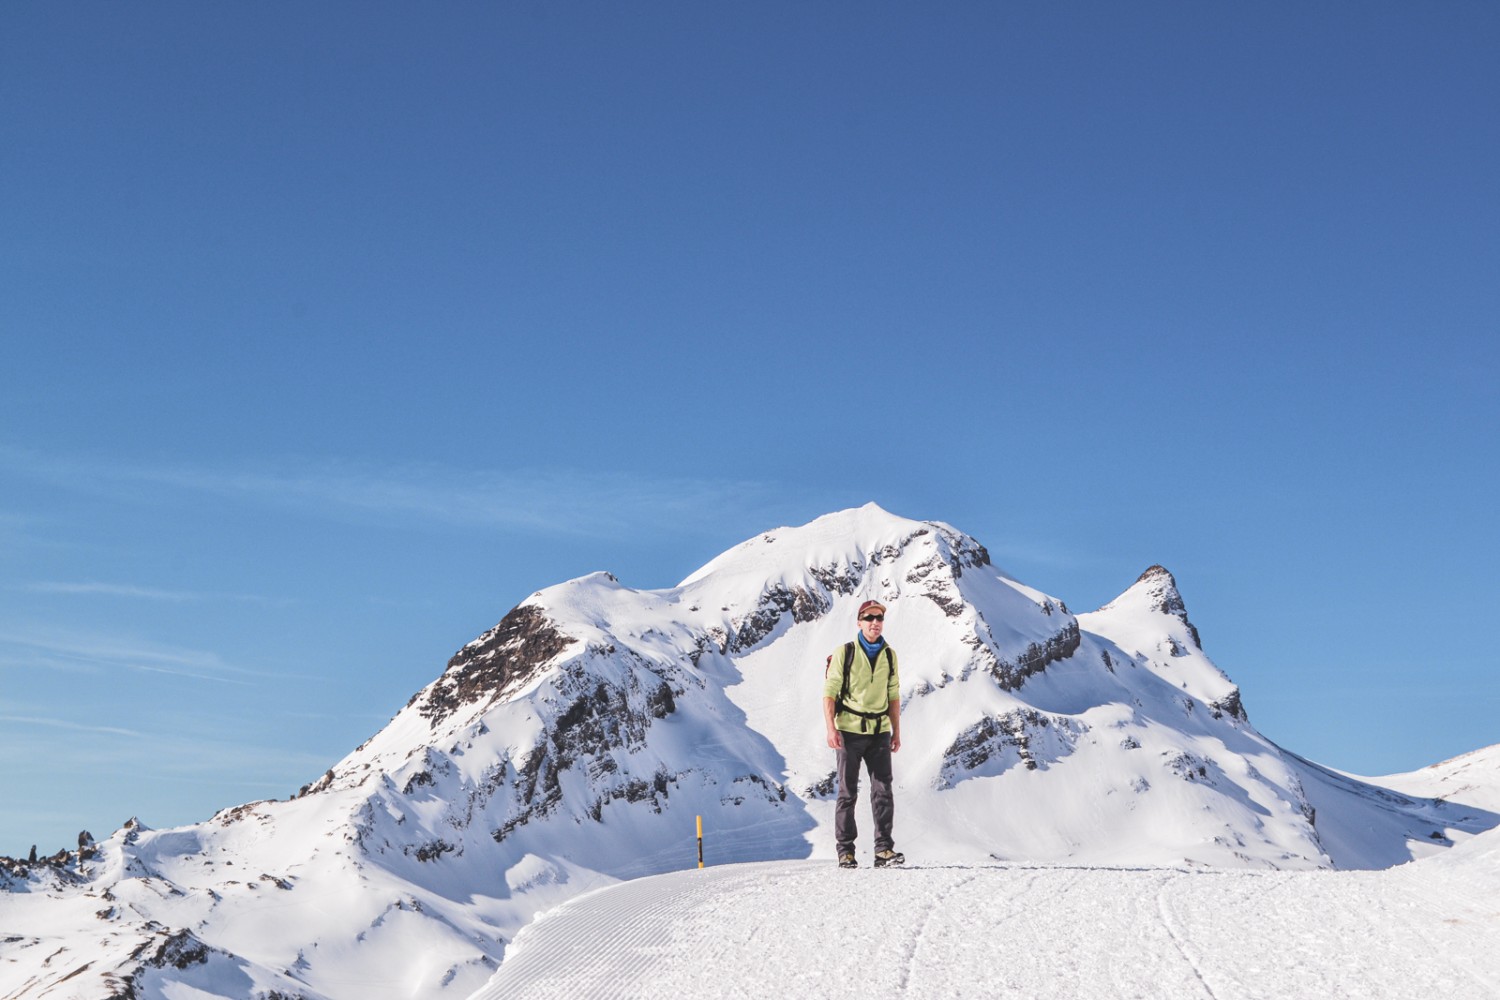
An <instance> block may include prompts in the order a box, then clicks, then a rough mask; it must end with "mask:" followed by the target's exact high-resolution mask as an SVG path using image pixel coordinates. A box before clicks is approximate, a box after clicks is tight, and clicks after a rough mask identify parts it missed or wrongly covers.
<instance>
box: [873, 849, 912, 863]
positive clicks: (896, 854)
mask: <svg viewBox="0 0 1500 1000" xmlns="http://www.w3.org/2000/svg"><path fill="white" fill-rule="evenodd" d="M904 864H906V855H904V854H902V853H901V852H900V851H892V850H890V849H886V850H884V851H876V852H875V867H876V868H884V867H885V866H886V865H904Z"/></svg>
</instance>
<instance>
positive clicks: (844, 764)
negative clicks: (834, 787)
mask: <svg viewBox="0 0 1500 1000" xmlns="http://www.w3.org/2000/svg"><path fill="white" fill-rule="evenodd" d="M839 735H840V736H842V737H843V738H844V746H843V748H842V749H841V750H839V751H838V773H839V798H838V804H837V805H836V806H835V808H834V813H833V836H834V839H835V840H837V841H838V852H839V854H841V855H843V854H853V853H854V841H855V840H856V839H857V838H858V837H859V827H858V826H857V825H856V824H855V822H854V804H855V803H856V802H858V801H859V764H860V761H864V764H865V767H866V769H868V770H869V772H870V813H871V814H872V815H873V816H874V819H875V850H876V851H877V852H879V851H888V850H891V849H893V848H894V847H895V846H896V842H895V841H894V840H892V839H891V820H892V819H893V818H894V817H895V815H896V800H895V797H894V796H892V795H891V734H890V733H839Z"/></svg>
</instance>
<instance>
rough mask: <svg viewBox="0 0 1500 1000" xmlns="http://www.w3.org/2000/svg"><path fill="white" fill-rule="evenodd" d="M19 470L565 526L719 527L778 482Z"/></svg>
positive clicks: (319, 504)
mask: <svg viewBox="0 0 1500 1000" xmlns="http://www.w3.org/2000/svg"><path fill="white" fill-rule="evenodd" d="M0 465H4V466H5V467H6V468H7V469H8V470H9V471H10V472H12V473H13V474H19V475H24V476H29V477H32V478H37V479H44V480H46V481H48V482H50V483H53V484H54V485H59V486H64V487H69V488H74V489H78V490H83V491H104V492H108V493H120V494H124V495H127V496H128V495H133V494H137V493H139V491H141V490H142V489H145V490H147V491H157V490H165V491H169V492H175V493H182V494H192V493H197V494H208V495H213V496H218V497H222V498H224V499H228V500H233V501H237V502H243V503H252V504H257V505H273V506H280V507H285V508H290V509H295V510H299V511H303V512H306V513H310V514H316V515H321V516H330V517H340V518H350V517H358V518H369V517H376V518H380V519H396V520H400V521H403V522H406V523H418V524H420V523H429V524H438V525H448V526H453V525H457V526H475V527H487V528H500V529H509V530H516V531H524V532H544V533H549V534H559V535H581V536H594V535H611V534H616V533H619V532H622V531H637V532H639V531H651V530H653V529H654V530H658V531H659V530H662V529H668V530H671V531H674V532H677V531H683V530H689V531H691V530H711V529H712V528H713V527H714V526H716V525H722V523H723V520H724V516H725V514H726V513H730V514H733V513H736V512H743V513H753V512H756V511H758V510H764V509H766V508H767V507H769V506H770V505H771V504H772V503H774V502H775V501H776V499H777V495H776V491H775V490H774V489H772V488H771V487H770V486H768V485H766V484H761V483H755V482H746V481H741V480H731V479H712V478H693V477H651V476H643V475H637V474H635V473H629V472H596V471H584V470H574V469H522V470H506V471H500V470H494V469H485V468H483V467H478V468H468V467H462V468H460V467H448V466H437V465H406V466H396V467H382V468H374V467H369V466H362V465H357V464H354V463H349V462H320V463H317V464H316V465H313V464H309V463H305V462H288V463H285V464H283V465H281V466H279V467H258V468H234V467H211V466H202V467H195V466H164V465H163V466H150V465H126V464H119V463H111V462H108V461H106V462H94V461H88V462H84V461H79V460H75V459H58V458H52V457H46V456H40V455H36V454H32V453H30V452H26V451H22V450H19V449H15V448H4V447H0Z"/></svg>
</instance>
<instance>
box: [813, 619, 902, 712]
mask: <svg viewBox="0 0 1500 1000" xmlns="http://www.w3.org/2000/svg"><path fill="white" fill-rule="evenodd" d="M882 652H886V653H890V654H891V669H892V670H894V669H895V667H896V651H895V649H893V648H891V644H890V643H886V644H885V647H884V649H883V650H882ZM843 660H844V664H843V670H844V683H843V684H842V685H840V686H839V696H838V700H837V701H835V702H834V711H835V712H848V713H849V714H850V715H857V716H859V731H860V732H861V733H868V732H869V731H870V720H871V719H874V720H875V731H876V732H877V733H878V732H880V720H881V719H884V718H885V717H886V716H888V715H890V714H891V705H890V702H889V701H887V702H886V706H885V711H883V712H861V711H860V710H859V709H857V708H850V707H849V706H848V705H847V704H846V703H845V699H846V698H848V697H849V665H850V664H851V663H853V662H854V643H853V642H846V643H844V656H843ZM875 660H876V662H877V663H878V662H879V661H880V653H876V654H875ZM832 666H833V654H831V653H830V654H829V656H828V660H827V661H826V662H825V663H824V664H823V674H824V676H827V674H828V669H829V668H830V667H832ZM870 666H871V667H874V666H875V664H874V663H872V664H870Z"/></svg>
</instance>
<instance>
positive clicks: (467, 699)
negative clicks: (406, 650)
mask: <svg viewBox="0 0 1500 1000" xmlns="http://www.w3.org/2000/svg"><path fill="white" fill-rule="evenodd" d="M577 641H578V640H576V639H574V638H573V637H572V636H567V635H563V634H562V633H561V632H559V631H558V630H557V628H556V627H555V626H554V625H553V623H552V621H551V620H550V619H549V618H547V616H546V615H545V614H544V613H543V612H542V610H541V609H540V608H538V607H536V606H535V605H531V604H522V605H519V606H517V607H515V608H513V609H512V610H511V612H510V613H509V614H507V615H506V616H505V617H504V618H502V619H501V620H500V624H498V625H496V626H495V627H494V628H492V629H490V630H489V631H488V632H486V633H485V634H484V635H482V636H480V637H479V638H478V639H475V640H474V641H473V642H471V643H469V644H468V645H467V646H465V647H464V648H463V649H461V650H459V651H458V652H457V653H456V654H454V656H453V658H452V659H451V660H449V661H448V669H447V670H445V671H444V672H443V676H442V677H440V678H438V679H437V681H436V682H434V683H433V685H432V687H431V688H429V689H428V690H427V692H426V697H425V700H424V702H423V704H422V706H421V708H420V711H421V713H422V717H423V718H425V719H428V720H429V721H433V722H435V721H437V720H439V719H442V718H444V717H446V716H448V715H449V714H451V713H452V712H453V711H454V710H455V709H457V708H458V707H459V706H461V705H468V704H472V703H474V702H478V701H485V702H487V703H491V704H492V703H493V702H494V701H495V699H497V698H498V697H499V696H500V695H502V694H503V693H505V691H507V690H514V689H515V688H518V687H520V686H522V685H524V684H525V683H526V682H527V681H528V680H529V679H530V678H531V677H532V676H533V675H534V674H535V673H536V671H537V670H538V669H540V668H541V667H542V666H543V665H544V664H546V663H547V662H548V661H550V660H552V659H553V658H554V657H555V656H557V655H558V654H559V653H561V652H562V651H563V650H565V649H567V648H568V647H569V646H571V645H572V644H573V643H575V642H577ZM416 697H417V698H421V697H422V694H421V693H420V692H419V693H418V695H417V696H416ZM415 700H416V698H414V699H413V701H415Z"/></svg>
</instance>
